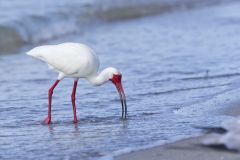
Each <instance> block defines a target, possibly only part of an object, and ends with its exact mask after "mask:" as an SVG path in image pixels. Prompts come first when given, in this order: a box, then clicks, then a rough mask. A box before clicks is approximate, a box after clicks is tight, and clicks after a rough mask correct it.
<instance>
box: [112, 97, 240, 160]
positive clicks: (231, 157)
mask: <svg viewBox="0 0 240 160" xmlns="http://www.w3.org/2000/svg"><path fill="white" fill-rule="evenodd" d="M227 106H228V107H227V108H226V109H224V110H223V113H222V114H224V115H228V116H233V117H236V116H238V115H240V108H239V106H240V101H234V102H230V103H229V104H227ZM208 135H209V134H208V133H203V134H202V135H199V136H194V137H190V138H184V139H182V140H178V141H176V142H173V143H167V144H163V145H158V146H154V147H150V148H147V149H140V150H136V151H132V152H129V153H124V154H120V155H116V156H113V158H112V159H113V160H126V159H131V160H148V159H151V160H225V159H226V160H238V159H239V158H240V153H239V152H231V151H227V150H224V149H220V148H211V147H207V146H203V145H201V142H202V140H203V139H204V138H206V137H207V136H208Z"/></svg>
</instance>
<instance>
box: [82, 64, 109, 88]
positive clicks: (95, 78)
mask: <svg viewBox="0 0 240 160" xmlns="http://www.w3.org/2000/svg"><path fill="white" fill-rule="evenodd" d="M87 80H88V81H89V82H90V83H91V84H92V85H94V86H100V85H102V84H104V83H106V82H107V81H108V80H109V78H108V69H107V68H106V69H104V70H103V71H101V72H100V73H99V74H93V75H91V76H89V77H88V78H87Z"/></svg>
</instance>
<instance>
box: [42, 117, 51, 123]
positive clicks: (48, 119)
mask: <svg viewBox="0 0 240 160" xmlns="http://www.w3.org/2000/svg"><path fill="white" fill-rule="evenodd" d="M43 123H44V124H50V123H51V118H49V117H47V118H46V119H45V120H44V121H43Z"/></svg>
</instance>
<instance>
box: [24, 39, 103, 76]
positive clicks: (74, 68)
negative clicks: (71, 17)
mask: <svg viewBox="0 0 240 160" xmlns="http://www.w3.org/2000/svg"><path fill="white" fill-rule="evenodd" d="M27 54H28V55H30V56H32V57H34V58H36V59H39V60H42V61H43V62H45V63H47V64H48V66H49V68H50V69H54V70H56V71H57V72H59V74H60V76H59V78H58V79H62V78H64V77H65V76H68V77H73V78H86V77H88V76H90V75H94V74H97V71H98V68H99V59H98V57H97V55H96V54H95V53H94V51H93V50H92V49H90V48H89V47H88V46H86V45H84V44H80V43H62V44H58V45H46V46H40V47H36V48H34V49H32V50H30V51H29V52H27Z"/></svg>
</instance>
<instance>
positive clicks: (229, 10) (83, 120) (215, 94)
mask: <svg viewBox="0 0 240 160" xmlns="http://www.w3.org/2000/svg"><path fill="white" fill-rule="evenodd" d="M239 6H240V5H239V4H237V3H236V4H233V5H228V6H219V7H211V8H206V9H199V10H192V11H182V12H175V13H169V14H165V15H161V16H156V17H148V18H142V19H136V20H131V21H124V22H114V23H106V24H102V25H99V27H97V28H95V29H94V30H89V31H86V32H85V33H84V34H77V35H74V36H69V37H65V38H61V39H57V40H54V41H51V42H49V43H60V42H62V41H74V42H83V43H86V44H88V45H89V46H91V47H92V48H93V49H94V50H96V52H97V54H98V55H99V57H100V60H101V69H103V68H105V67H107V66H115V67H117V68H118V69H119V70H121V71H122V73H123V85H124V87H125V92H126V96H127V102H128V110H129V113H128V120H127V121H121V120H120V114H121V106H120V102H119V97H118V95H117V93H116V90H115V88H114V87H113V85H112V84H110V83H108V84H106V85H103V86H100V87H92V86H91V85H89V84H88V82H86V81H85V80H80V82H79V86H78V90H77V115H78V118H79V120H80V123H78V124H77V125H74V124H73V123H72V120H73V117H72V107H71V101H70V95H71V89H72V84H73V80H72V79H64V80H63V81H62V82H61V83H60V84H59V86H58V87H57V88H56V89H55V92H54V96H53V115H52V122H53V123H52V124H51V125H43V124H41V121H42V120H43V119H44V118H45V116H46V114H47V91H48V88H49V87H50V86H51V84H52V83H53V82H54V81H55V78H56V77H57V74H55V73H53V72H52V71H49V70H47V66H46V65H45V64H42V63H41V62H39V61H36V60H34V59H31V58H30V57H27V56H26V55H25V54H23V53H22V54H18V55H11V56H1V57H0V68H2V69H1V70H0V75H1V79H0V93H1V96H0V105H1V106H0V159H33V158H34V159H51V160H54V159H95V158H99V157H101V156H105V155H108V154H110V153H111V152H113V151H116V150H119V149H123V148H126V147H130V148H134V147H139V146H143V145H147V144H151V143H153V142H156V141H161V142H169V141H171V140H173V139H176V138H177V137H183V136H186V137H187V136H191V135H193V134H195V133H199V132H200V130H198V129H196V128H195V127H194V126H212V125H218V124H219V123H220V122H221V121H222V120H223V118H228V117H227V116H222V115H219V114H217V113H218V111H219V110H221V109H223V108H224V107H223V106H221V105H219V104H223V103H225V102H227V101H228V100H229V99H231V96H234V95H233V94H230V93H232V92H234V90H236V89H237V88H238V87H239V85H233V83H235V82H236V79H238V78H239V76H240V72H239V70H238V68H239V67H240V64H239V63H238V62H239V60H240V54H239V48H240V45H239V33H240V32H239V22H238V19H239V18H240V14H239V11H238V8H239ZM26 48H27V49H29V48H30V47H29V46H28V47H26ZM233 81H234V82H233Z"/></svg>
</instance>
